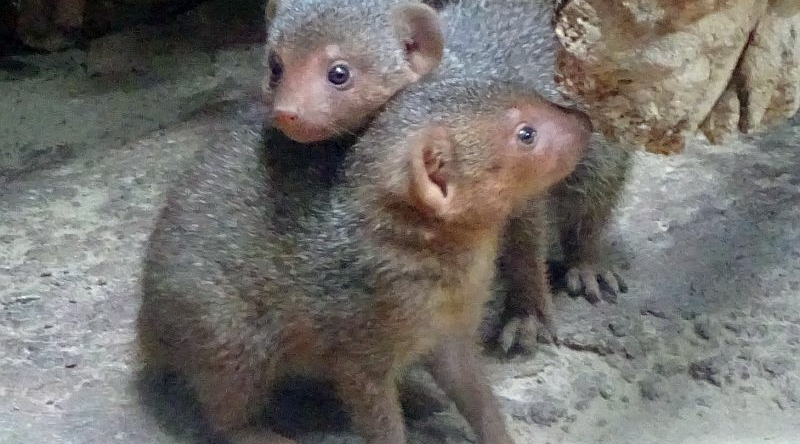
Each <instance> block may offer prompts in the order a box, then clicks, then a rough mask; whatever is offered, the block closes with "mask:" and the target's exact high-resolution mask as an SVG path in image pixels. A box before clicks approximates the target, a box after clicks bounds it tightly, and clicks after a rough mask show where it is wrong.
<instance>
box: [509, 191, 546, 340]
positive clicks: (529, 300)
mask: <svg viewBox="0 0 800 444" xmlns="http://www.w3.org/2000/svg"><path fill="white" fill-rule="evenodd" d="M547 233H548V230H547V222H546V219H545V218H544V208H543V206H542V205H541V202H539V201H538V200H537V201H532V202H530V203H529V204H528V205H526V206H525V208H522V209H520V210H518V211H516V212H515V214H514V217H512V218H511V220H510V222H509V224H508V227H507V228H506V232H505V239H504V241H505V242H504V245H503V250H502V254H501V256H500V261H499V266H500V274H501V278H502V279H504V280H505V281H507V284H508V294H507V296H506V300H505V301H506V302H505V305H504V310H503V313H502V314H501V320H502V325H503V327H502V329H501V330H500V332H499V334H498V337H497V343H498V345H500V347H501V348H502V350H503V351H504V352H505V353H509V352H511V351H512V350H520V351H521V352H523V353H530V352H532V351H533V350H534V349H535V348H536V344H537V343H538V342H540V341H542V342H550V343H552V342H556V341H557V335H556V327H555V322H554V321H553V307H552V305H553V297H552V294H551V291H550V280H549V277H548V274H547V265H546V262H545V257H546V254H547V239H548V234H547Z"/></svg>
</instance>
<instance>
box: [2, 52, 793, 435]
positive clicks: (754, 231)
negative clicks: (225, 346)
mask: <svg viewBox="0 0 800 444" xmlns="http://www.w3.org/2000/svg"><path fill="white" fill-rule="evenodd" d="M112 37H113V36H112ZM123 37H124V36H123ZM114 38H116V37H114ZM168 38H171V37H165V39H168ZM126 41H128V40H125V39H124V38H121V40H120V42H122V43H119V46H117V47H114V46H113V44H114V42H113V41H111V40H109V42H110V43H109V44H110V45H112V48H116V52H117V53H120V52H122V53H124V51H126V50H129V47H128V46H126V45H125V44H124V43H125V42H126ZM148 42H149V43H147V44H145V46H144V47H143V48H144V50H143V51H140V52H139V53H138V55H137V57H138V59H137V60H136V61H135V63H130V65H131V66H132V67H133V68H132V71H131V69H129V70H128V71H127V72H126V73H125V74H114V75H111V74H106V71H108V70H107V68H104V67H97V66H96V65H95V64H94V62H92V60H90V57H88V56H87V52H85V51H79V50H70V51H66V52H62V53H58V54H53V55H47V56H45V55H27V56H18V57H15V58H12V59H7V60H4V61H3V62H2V63H1V64H0V303H1V304H2V309H1V310H0V399H1V400H2V401H0V443H3V444H23V443H24V444H28V443H42V444H49V443H54V444H55V443H58V444H68V443H75V444H88V443H103V444H107V443H113V442H126V443H164V444H172V443H193V442H198V436H200V435H202V433H201V432H200V431H199V430H200V429H201V426H200V425H198V421H197V419H196V417H195V416H196V415H195V413H196V412H194V411H192V409H191V408H188V407H187V408H186V411H182V410H181V406H180V405H178V404H177V403H173V401H172V400H171V398H166V399H160V400H159V399H156V402H154V401H153V400H152V399H149V398H148V396H147V394H146V393H143V391H142V388H141V384H139V382H138V380H137V378H138V376H137V368H138V363H137V360H136V357H135V354H134V347H133V339H134V331H133V325H134V324H133V321H134V319H135V315H136V311H137V308H138V303H139V302H138V300H139V287H138V279H139V276H140V268H139V267H140V261H141V256H142V248H143V245H144V242H145V241H146V238H147V236H148V234H149V232H150V230H151V228H152V224H153V221H154V218H155V216H156V212H157V210H158V207H159V205H160V204H161V202H162V193H163V192H164V190H165V187H166V184H167V183H168V181H169V180H170V179H172V178H173V177H174V173H175V172H176V171H178V170H179V169H180V168H181V165H182V163H183V162H184V161H185V160H186V159H187V158H188V157H189V156H191V154H192V152H193V149H195V148H196V147H198V146H199V145H200V143H202V140H203V139H204V137H206V136H207V135H208V134H209V132H210V131H224V130H225V129H226V128H230V127H233V126H235V125H237V124H239V122H237V118H238V117H237V115H236V114H225V113H222V114H220V115H218V117H214V118H208V117H198V115H199V114H202V113H200V111H201V110H202V109H204V108H207V107H208V106H209V105H210V104H214V103H217V102H219V101H224V100H239V99H246V98H248V97H251V96H253V95H255V94H257V91H258V84H259V81H260V74H259V73H260V70H261V63H262V61H261V57H262V48H261V47H260V46H259V45H256V44H239V45H228V46H224V47H218V48H213V49H209V48H195V49H193V48H192V47H191V46H188V47H187V45H185V44H183V45H172V44H170V41H166V43H165V42H164V41H161V40H159V39H158V38H156V37H151V38H150V40H148ZM148 45H149V46H148ZM148 48H149V50H148ZM153 48H157V49H153ZM129 62H130V61H129V60H128V61H125V62H120V63H123V64H124V63H129ZM94 72H98V73H99V74H100V75H96V76H91V75H89V74H91V73H94ZM210 122H211V123H210ZM608 238H609V239H608V240H609V243H610V244H611V245H612V248H611V250H612V252H613V253H612V254H611V255H610V257H612V258H613V259H614V260H615V261H617V263H619V264H622V265H623V269H622V274H623V276H625V278H626V279H627V282H628V284H629V286H630V290H629V292H628V293H626V294H623V295H621V296H620V297H619V300H618V302H617V303H616V304H610V303H607V302H602V303H600V304H598V305H597V306H592V305H591V304H589V303H588V302H586V301H585V300H582V299H573V298H570V297H569V296H566V295H565V294H563V293H562V294H558V295H557V304H556V305H557V319H558V324H559V333H560V337H561V338H562V345H561V346H559V347H555V346H552V345H542V346H541V347H540V348H539V350H538V351H537V353H536V354H535V355H534V356H532V357H517V358H514V359H512V360H510V361H500V360H497V359H495V358H492V357H489V356H487V357H486V358H485V361H486V364H487V372H488V374H489V375H490V377H491V380H492V383H493V385H494V388H495V391H496V393H497V395H498V396H499V397H500V399H501V403H502V406H503V409H504V411H505V413H506V414H507V420H508V424H509V427H510V429H511V430H512V433H513V435H514V437H515V438H516V442H517V443H520V444H522V443H526V444H527V443H553V444H555V443H574V444H580V443H595V442H598V443H599V442H603V443H620V444H627V443H631V444H634V443H636V444H642V443H659V444H678V443H705V442H707V443H762V442H769V443H796V442H798V441H799V440H800V438H798V437H800V365H799V364H800V118H798V117H797V116H796V117H795V119H794V120H793V121H792V122H790V123H788V124H786V125H784V126H782V127H779V128H776V129H775V130H774V131H772V132H770V133H767V134H761V135H756V136H752V137H743V138H740V139H734V140H732V141H730V142H729V143H727V144H726V145H724V146H716V147H709V146H707V145H704V142H702V141H699V140H698V141H696V142H694V143H693V144H692V146H690V147H689V149H688V150H687V152H686V153H685V154H682V155H679V156H674V157H670V158H666V157H657V156H654V155H645V154H640V155H637V165H636V169H635V174H634V177H633V180H632V181H631V183H630V186H629V190H628V193H627V194H626V196H625V200H624V202H623V204H622V205H621V206H620V208H619V211H618V212H617V215H616V218H615V223H614V226H613V228H612V230H611V231H610V233H609V236H608ZM156 398H158V397H157V396H156ZM312 422H313V421H312ZM409 426H410V430H411V435H412V441H413V442H415V443H452V444H455V443H464V442H470V440H471V439H472V438H471V435H470V434H469V432H468V431H466V427H465V425H464V423H463V421H462V420H461V419H459V417H458V416H457V415H456V414H455V413H454V412H453V410H452V408H451V409H450V410H448V411H446V412H443V413H436V414H431V415H423V416H422V417H419V418H416V419H410V420H409ZM303 439H304V441H305V442H309V443H310V442H320V441H319V440H320V439H324V442H326V443H348V442H351V441H352V442H356V441H355V440H353V438H352V437H351V436H350V435H348V434H347V433H346V432H342V431H337V432H335V433H330V434H326V435H325V437H324V438H320V437H319V435H307V436H305V437H304V438H303Z"/></svg>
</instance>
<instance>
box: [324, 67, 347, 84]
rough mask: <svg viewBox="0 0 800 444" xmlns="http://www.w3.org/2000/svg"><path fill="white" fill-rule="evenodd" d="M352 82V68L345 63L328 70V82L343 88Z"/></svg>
mask: <svg viewBox="0 0 800 444" xmlns="http://www.w3.org/2000/svg"><path fill="white" fill-rule="evenodd" d="M348 80H350V68H349V67H348V66H347V64H345V63H337V64H335V65H333V66H331V69H329V70H328V81H329V82H331V83H333V84H334V85H336V86H342V85H344V84H346V83H347V81H348Z"/></svg>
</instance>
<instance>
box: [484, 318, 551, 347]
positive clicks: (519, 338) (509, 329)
mask: <svg viewBox="0 0 800 444" xmlns="http://www.w3.org/2000/svg"><path fill="white" fill-rule="evenodd" d="M497 339H498V340H497V342H498V345H500V348H501V349H502V350H503V352H504V353H505V354H506V355H510V354H513V353H515V352H519V353H521V354H530V353H532V352H533V351H534V350H536V347H537V345H538V344H558V335H557V334H556V331H555V328H554V327H553V323H552V322H550V321H542V320H540V319H538V318H537V317H535V316H517V317H513V318H511V319H509V321H508V322H507V323H506V324H505V326H503V329H502V330H501V331H500V335H499V337H498V338H497Z"/></svg>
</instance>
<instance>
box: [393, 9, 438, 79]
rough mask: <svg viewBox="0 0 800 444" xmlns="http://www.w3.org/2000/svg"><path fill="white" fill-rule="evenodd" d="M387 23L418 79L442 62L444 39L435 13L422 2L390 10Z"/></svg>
mask: <svg viewBox="0 0 800 444" xmlns="http://www.w3.org/2000/svg"><path fill="white" fill-rule="evenodd" d="M389 21H390V23H391V25H392V26H393V27H394V29H395V32H396V34H397V37H398V39H399V40H400V43H401V44H402V45H403V50H404V51H405V54H406V60H408V63H409V65H411V70H412V71H414V73H415V74H416V75H417V76H418V77H422V76H424V75H425V74H428V73H429V72H431V71H432V70H433V69H434V68H436V67H437V66H438V65H439V63H440V62H441V61H442V55H443V53H444V36H443V34H442V29H441V26H440V23H439V16H438V15H437V13H436V11H435V10H434V9H433V8H431V7H430V6H428V5H424V4H422V3H406V4H402V5H398V6H395V7H393V8H392V10H391V13H390V14H389Z"/></svg>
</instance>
